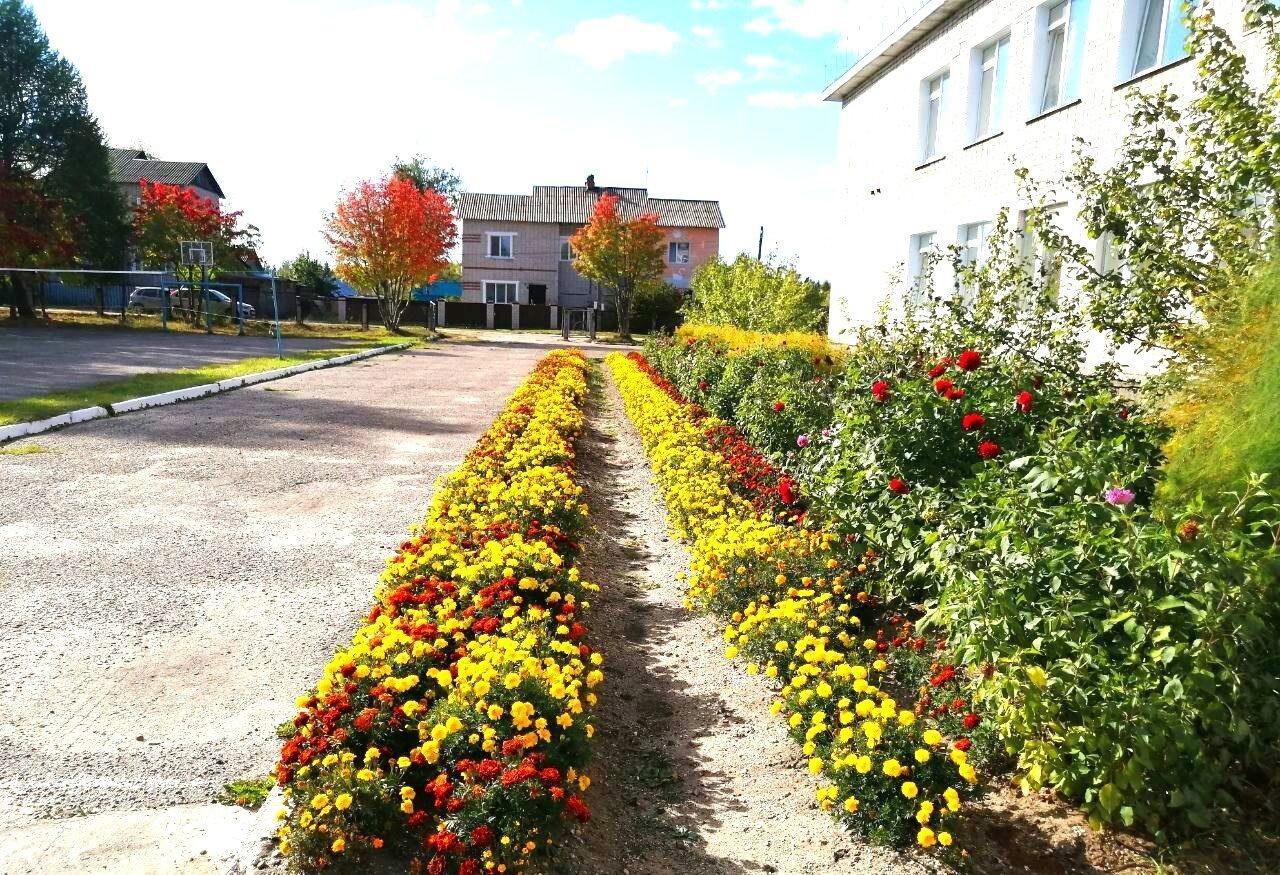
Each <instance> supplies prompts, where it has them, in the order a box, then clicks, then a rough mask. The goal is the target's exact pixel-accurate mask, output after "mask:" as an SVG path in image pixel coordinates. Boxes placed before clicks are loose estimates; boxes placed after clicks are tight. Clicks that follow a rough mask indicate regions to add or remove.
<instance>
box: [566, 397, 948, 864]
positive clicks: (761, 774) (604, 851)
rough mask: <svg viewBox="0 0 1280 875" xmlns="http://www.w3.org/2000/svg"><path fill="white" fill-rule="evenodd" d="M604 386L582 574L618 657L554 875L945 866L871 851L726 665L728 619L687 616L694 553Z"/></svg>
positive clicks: (752, 691) (757, 687) (587, 456)
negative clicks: (824, 806) (823, 801)
mask: <svg viewBox="0 0 1280 875" xmlns="http://www.w3.org/2000/svg"><path fill="white" fill-rule="evenodd" d="M606 379H608V380H609V382H608V386H607V388H606V389H605V390H604V391H603V392H602V393H601V397H600V398H599V399H598V407H597V410H596V413H595V415H594V416H593V418H592V427H591V430H590V433H589V435H588V437H587V440H586V442H585V446H584V448H583V452H582V454H581V456H582V471H583V474H584V478H585V480H586V482H587V486H588V489H589V499H590V502H591V508H592V515H593V532H592V534H591V535H590V536H589V538H588V539H587V540H586V542H585V545H584V548H585V557H584V559H585V573H584V576H586V577H587V579H589V580H593V581H595V582H597V583H599V584H600V585H601V587H602V591H601V593H599V594H598V595H597V597H596V599H595V600H594V612H593V614H592V616H593V627H594V628H593V634H594V639H595V640H596V641H597V642H599V645H600V647H601V649H602V650H604V651H605V659H606V661H605V671H606V684H605V687H604V690H603V693H602V694H601V710H600V721H599V723H600V725H599V732H598V733H597V735H596V738H597V739H598V742H597V747H596V755H597V761H596V763H595V765H594V767H593V770H592V773H593V780H594V783H593V785H592V789H591V792H590V793H589V795H588V800H587V801H588V803H589V804H590V805H591V807H592V809H593V812H594V818H593V819H592V821H591V822H590V823H589V824H588V825H586V826H585V827H582V828H581V829H579V830H578V831H577V833H576V834H575V835H573V836H570V837H569V838H568V839H567V840H566V843H565V845H564V846H563V847H561V848H560V851H559V853H558V854H557V855H555V857H554V859H553V864H552V866H553V868H552V871H553V872H555V873H563V875H596V873H605V872H608V873H626V875H670V873H673V872H680V873H683V875H738V873H755V872H778V873H787V875H811V873H829V875H852V873H859V875H866V873H883V872H898V873H908V875H910V873H924V872H928V871H931V867H930V866H929V865H928V864H927V863H922V862H920V861H918V860H917V859H916V858H914V857H911V856H903V855H898V854H895V853H893V852H891V851H888V850H884V849H880V848H874V847H870V846H868V845H865V844H863V843H861V842H859V841H858V840H857V839H854V838H853V837H851V836H850V835H848V834H847V833H846V832H844V831H843V830H842V829H841V828H840V827H839V825H838V824H837V823H836V822H835V821H834V820H833V819H832V818H831V817H830V816H828V815H827V814H825V813H824V812H822V811H820V810H819V809H818V808H817V806H816V804H815V802H814V790H815V789H816V787H817V779H816V778H814V777H812V776H811V775H810V774H809V773H808V771H807V770H806V769H805V768H804V767H803V758H802V757H801V756H800V750H799V748H798V747H797V746H796V744H795V742H793V741H792V740H791V739H790V737H788V735H787V732H786V726H785V724H784V723H783V721H782V720H780V719H778V718H776V717H773V716H772V715H770V714H769V710H768V708H769V703H770V701H771V700H772V699H773V695H772V693H771V691H770V688H769V686H768V685H767V682H765V680H764V679H763V678H753V677H749V676H747V675H746V674H744V673H743V672H742V671H741V670H740V669H739V667H737V666H736V665H734V664H732V663H730V662H729V661H728V660H726V659H725V658H724V655H723V650H724V643H723V640H722V639H721V638H720V631H721V629H720V626H719V624H718V623H716V622H715V621H713V620H711V619H710V618H707V617H705V616H701V615H697V614H693V613H690V612H688V611H686V610H684V608H683V607H682V595H683V589H682V587H681V583H680V581H678V580H677V578H676V575H677V574H678V573H679V572H680V571H682V570H684V568H685V567H686V563H687V555H686V553H685V551H684V549H683V547H682V546H681V545H680V544H678V543H675V542H673V541H672V540H671V539H670V538H669V536H668V535H667V528H666V520H665V510H664V508H663V505H662V503H661V499H660V497H659V493H658V492H657V488H656V486H655V484H654V483H653V480H652V477H651V474H650V472H649V468H648V465H647V463H646V462H645V454H644V449H643V447H642V446H641V444H640V440H639V438H638V436H637V435H636V434H635V432H634V430H633V429H632V427H631V425H630V423H628V422H627V421H626V417H625V414H624V413H623V412H622V408H621V399H620V398H619V397H618V395H617V390H616V388H615V387H614V385H613V383H612V380H611V379H609V378H606Z"/></svg>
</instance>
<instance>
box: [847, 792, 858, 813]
mask: <svg viewBox="0 0 1280 875" xmlns="http://www.w3.org/2000/svg"><path fill="white" fill-rule="evenodd" d="M844 810H845V811H847V812H849V813H850V814H852V813H853V812H855V811H857V810H858V800H857V799H855V798H853V797H852V796H850V797H849V798H848V799H846V800H844Z"/></svg>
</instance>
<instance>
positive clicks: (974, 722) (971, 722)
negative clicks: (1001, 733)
mask: <svg viewBox="0 0 1280 875" xmlns="http://www.w3.org/2000/svg"><path fill="white" fill-rule="evenodd" d="M981 722H982V718H981V717H979V716H978V715H977V714H974V713H973V712H970V713H968V714H966V715H964V728H965V729H970V730H972V729H976V728H977V726H978V724H979V723H981Z"/></svg>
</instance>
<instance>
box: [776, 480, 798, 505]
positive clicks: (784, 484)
mask: <svg viewBox="0 0 1280 875" xmlns="http://www.w3.org/2000/svg"><path fill="white" fill-rule="evenodd" d="M778 497H779V498H781V499H782V503H783V504H794V503H795V500H796V491H795V481H793V480H792V479H791V478H790V477H783V478H782V479H781V480H779V481H778Z"/></svg>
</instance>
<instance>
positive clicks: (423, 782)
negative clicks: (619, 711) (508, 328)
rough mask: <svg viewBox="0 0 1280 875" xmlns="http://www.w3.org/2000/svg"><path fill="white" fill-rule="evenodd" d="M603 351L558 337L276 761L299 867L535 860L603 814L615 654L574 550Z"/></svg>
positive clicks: (440, 493) (449, 492) (455, 867)
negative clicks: (603, 758) (602, 722)
mask: <svg viewBox="0 0 1280 875" xmlns="http://www.w3.org/2000/svg"><path fill="white" fill-rule="evenodd" d="M586 369H587V365H586V362H585V360H584V359H583V358H582V356H581V354H579V353H576V352H557V353H553V354H552V355H550V356H548V357H547V358H545V359H544V360H543V361H542V362H541V363H540V364H539V365H538V367H537V368H536V369H535V371H534V373H533V375H532V376H530V377H529V378H528V379H527V380H526V381H525V383H524V384H523V385H522V386H521V387H520V388H519V389H517V391H516V392H515V394H514V395H513V396H512V398H511V400H510V402H509V403H508V405H507V407H506V409H505V410H504V411H503V412H502V413H501V414H500V415H499V417H498V418H497V420H496V421H495V422H494V423H493V425H492V426H491V427H490V429H489V430H488V432H486V434H485V435H484V436H483V437H482V438H481V439H480V441H479V442H478V443H477V445H476V447H475V448H474V449H473V450H472V451H471V453H470V454H468V456H467V458H466V460H465V461H464V462H463V464H462V466H461V467H460V468H459V469H458V470H457V471H455V472H454V473H453V474H451V475H450V476H449V477H447V478H446V479H445V480H444V482H443V483H442V484H441V485H440V488H439V489H438V490H437V492H436V496H435V498H434V499H433V501H432V504H431V509H430V511H429V513H428V515H427V518H426V521H425V523H424V524H423V525H422V526H421V527H420V528H419V529H418V530H417V531H416V532H415V533H414V536H413V537H411V538H410V539H409V540H408V541H406V542H405V543H404V544H403V545H402V546H401V549H400V552H399V553H398V554H397V555H396V556H395V557H393V558H392V559H391V560H390V561H389V562H388V565H387V569H386V571H385V572H384V573H383V575H382V580H381V584H380V587H379V591H378V602H377V604H375V605H374V607H373V609H372V611H370V613H369V617H368V619H367V621H366V622H365V624H364V625H363V626H361V628H360V629H358V630H357V632H356V634H355V636H354V638H353V639H352V642H351V644H350V645H349V646H348V647H345V648H343V649H342V650H340V651H339V652H338V653H337V654H336V655H335V656H334V658H333V659H332V660H331V661H330V662H329V664H328V665H327V666H326V668H325V672H324V675H323V676H322V678H321V680H320V682H319V683H318V684H317V685H316V688H315V690H314V691H313V692H312V693H310V694H308V695H305V696H303V697H301V698H300V699H299V700H298V707H299V713H298V715H297V717H296V718H295V719H294V720H293V721H292V723H291V724H289V725H288V730H287V733H286V740H285V742H284V745H283V748H282V750H281V755H280V762H279V764H278V765H277V767H276V777H277V780H278V781H279V783H280V784H281V785H282V786H283V787H284V788H285V798H286V803H287V817H286V820H285V823H284V824H283V825H282V826H281V827H280V830H279V835H280V839H281V843H280V844H281V850H282V852H284V853H285V854H287V855H289V856H291V857H292V858H293V859H294V860H295V862H296V864H297V865H298V866H300V867H301V868H304V869H319V868H324V867H326V866H328V865H330V864H332V863H334V862H338V861H345V862H346V863H348V864H351V865H367V861H368V858H369V857H371V856H374V855H376V854H378V853H379V852H382V853H386V852H394V853H395V854H397V855H398V856H402V857H408V858H411V859H412V860H413V861H414V865H416V866H422V867H425V870H426V871H429V872H433V873H437V872H438V873H441V875H445V873H448V875H478V873H480V872H481V871H487V870H488V869H489V868H492V867H494V866H496V867H499V868H501V869H502V870H503V871H508V872H518V871H522V870H523V868H524V865H525V863H526V862H527V861H528V859H529V858H530V856H531V855H532V854H533V853H534V852H535V851H537V849H538V848H539V847H540V846H543V843H544V840H545V836H546V835H547V833H548V831H549V830H552V829H553V828H554V827H555V825H556V823H557V822H558V821H559V820H560V819H561V818H562V817H564V816H566V815H567V816H570V817H577V818H580V819H586V817H587V816H588V813H587V809H586V807H585V805H584V804H583V802H582V799H581V798H580V796H579V795H578V793H579V792H580V791H581V790H584V789H585V788H586V785H587V779H586V778H585V776H582V775H580V774H579V773H578V770H579V769H580V768H581V767H582V765H583V764H584V762H585V760H586V755H587V741H588V739H589V738H590V737H591V735H592V725H591V722H590V717H589V716H588V714H589V710H590V708H591V707H592V706H593V705H594V703H595V693H593V692H592V691H591V690H592V689H593V688H594V687H595V686H596V685H597V684H598V683H600V681H601V679H602V675H601V672H600V669H599V667H598V666H599V665H600V662H601V659H600V657H599V655H598V654H596V653H594V652H593V651H592V649H591V647H590V646H588V645H587V644H586V643H585V642H584V641H583V638H584V636H585V635H586V632H587V629H586V627H585V625H584V624H583V619H584V616H583V614H584V611H585V610H586V609H587V608H588V604H587V602H586V601H585V600H584V599H583V597H584V596H585V595H586V594H587V593H588V592H590V591H591V590H592V589H593V587H592V586H591V585H590V584H588V583H587V582H585V581H582V580H581V579H580V578H579V575H578V571H577V569H576V568H573V567H572V560H573V558H574V556H575V555H576V553H577V544H576V540H575V538H576V536H577V534H578V532H580V531H581V530H582V528H583V526H584V524H585V516H586V508H585V506H584V505H583V504H582V502H581V501H580V498H579V496H580V492H581V489H580V488H579V487H578V486H577V485H576V484H575V483H574V481H573V458H574V440H575V438H576V437H577V436H578V434H579V433H580V432H581V430H582V424H583V412H582V405H583V403H584V400H585V397H586V389H587V386H586V374H585V372H586Z"/></svg>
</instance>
